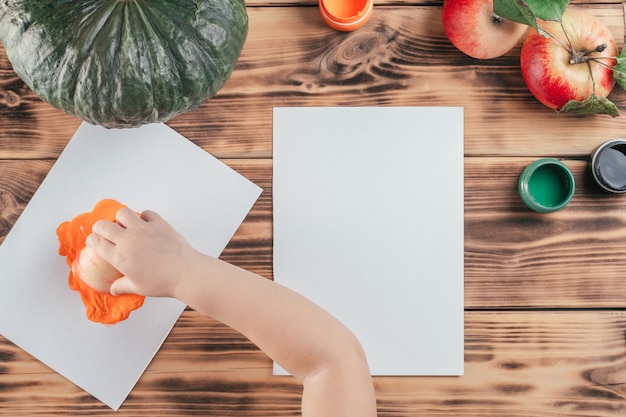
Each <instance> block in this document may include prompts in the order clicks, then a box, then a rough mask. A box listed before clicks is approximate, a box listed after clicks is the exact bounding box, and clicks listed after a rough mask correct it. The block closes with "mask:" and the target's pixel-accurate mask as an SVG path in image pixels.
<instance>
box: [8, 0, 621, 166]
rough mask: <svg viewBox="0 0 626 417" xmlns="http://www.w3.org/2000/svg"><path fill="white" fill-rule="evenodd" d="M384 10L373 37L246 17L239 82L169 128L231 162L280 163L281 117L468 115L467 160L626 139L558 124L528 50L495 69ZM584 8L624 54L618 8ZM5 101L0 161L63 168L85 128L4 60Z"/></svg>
mask: <svg viewBox="0 0 626 417" xmlns="http://www.w3.org/2000/svg"><path fill="white" fill-rule="evenodd" d="M379 9H380V12H379V13H376V14H375V15H374V16H373V17H372V19H371V21H370V23H369V24H368V25H367V26H366V27H364V28H362V29H360V30H358V31H355V32H351V33H339V32H336V31H333V30H332V29H330V28H328V27H327V26H326V25H325V24H324V23H323V22H322V21H321V20H320V19H319V16H318V11H317V10H316V8H315V7H251V8H249V15H250V31H249V36H248V40H247V41H246V44H245V46H244V50H243V52H242V56H241V58H240V61H239V63H238V65H237V68H236V70H235V72H234V73H233V76H232V77H231V79H230V80H229V81H228V82H227V84H226V86H225V87H224V88H223V89H222V90H221V91H220V92H219V93H218V94H217V95H216V96H215V97H214V98H213V99H211V100H209V101H208V102H207V103H205V104H204V105H202V106H201V107H200V108H198V109H196V110H195V111H193V112H190V113H187V114H185V115H182V116H179V117H177V118H175V119H173V120H172V121H171V122H170V123H169V124H170V125H171V126H172V127H174V128H175V129H177V130H178V131H180V132H181V133H182V134H183V135H185V136H187V137H188V138H190V139H191V140H193V141H194V142H196V143H198V144H199V145H200V146H202V147H203V148H205V149H206V150H208V151H209V152H211V153H213V154H214V155H216V156H218V157H222V158H242V157H245V158H257V157H258V158H269V157H271V140H272V133H271V132H272V108H273V107H275V106H333V105H335V106H420V105H432V106H463V107H464V108H465V138H466V147H465V150H466V154H467V155H468V156H485V155H511V156H532V155H537V154H550V155H562V156H570V157H573V156H580V155H586V154H588V153H589V152H590V151H591V150H592V149H593V147H594V146H595V144H596V143H597V142H598V141H603V140H606V139H610V138H615V137H620V136H623V132H624V130H625V128H626V117H624V116H622V117H618V118H615V119H611V118H610V117H608V116H589V117H580V116H571V115H558V114H555V113H554V112H553V111H552V110H549V109H547V108H545V107H544V106H543V105H541V104H540V103H539V102H537V100H535V99H534V98H533V97H532V96H531V95H530V94H529V92H528V91H527V89H526V87H525V85H524V82H523V80H522V78H521V74H520V70H519V63H518V58H517V56H518V54H519V46H518V47H517V48H515V49H514V50H513V51H511V52H510V53H509V54H507V55H506V56H504V57H501V58H498V59H494V60H488V61H479V60H474V59H471V58H469V57H466V56H465V55H463V54H462V53H460V52H459V51H457V50H456V49H455V48H454V47H453V46H452V45H451V44H450V43H449V41H448V40H447V38H446V37H445V34H444V32H443V28H442V26H441V16H440V15H441V10H440V8H439V7H437V6H403V7H400V6H395V7H392V6H381V7H380V8H379ZM585 9H587V10H589V11H590V12H591V13H593V14H595V15H597V16H598V17H600V18H601V19H602V20H603V21H604V22H605V23H606V24H607V25H608V26H609V27H610V28H611V30H612V32H613V34H614V36H615V38H616V40H617V41H618V42H619V43H620V45H621V44H622V42H623V38H624V11H623V7H622V5H621V4H603V3H598V4H594V5H590V6H586V7H585ZM276 27H281V36H276ZM2 91H4V92H3V93H2V94H4V97H5V98H4V99H2V98H0V100H3V101H0V158H56V157H57V156H58V155H59V153H60V152H61V151H62V150H63V148H64V146H65V144H66V143H67V141H68V140H69V138H70V137H71V135H72V134H73V132H74V130H75V129H76V127H77V126H78V123H79V120H78V119H76V118H73V117H70V116H67V115H65V114H64V113H62V112H60V111H59V110H56V109H53V108H51V107H50V106H48V105H47V104H45V103H41V102H40V101H39V100H38V99H37V98H36V97H35V96H34V95H33V94H32V93H31V92H30V91H29V90H28V89H25V88H24V85H23V83H21V82H20V81H19V79H17V78H16V76H15V74H14V73H13V72H12V71H11V69H10V64H9V63H8V60H7V58H6V56H5V54H4V52H3V51H2V52H1V53H0V92H2ZM7 94H11V98H10V101H11V103H10V104H7V103H8V101H7V98H6V97H8V96H7ZM611 98H612V99H613V100H614V101H615V102H616V104H618V106H619V107H620V108H621V109H622V111H624V110H626V92H624V91H621V90H619V91H618V90H615V91H614V92H613V94H612V95H611ZM16 103H17V104H16ZM520 115H523V116H524V117H520ZM529 120H532V124H529V122H528V121H529Z"/></svg>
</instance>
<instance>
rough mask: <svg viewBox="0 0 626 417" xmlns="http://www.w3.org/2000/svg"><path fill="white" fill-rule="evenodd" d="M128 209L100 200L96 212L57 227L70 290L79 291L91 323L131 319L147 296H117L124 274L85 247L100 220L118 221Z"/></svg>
mask: <svg viewBox="0 0 626 417" xmlns="http://www.w3.org/2000/svg"><path fill="white" fill-rule="evenodd" d="M123 207H126V206H124V205H123V204H120V203H119V202H117V201H115V200H110V199H105V200H101V201H99V202H98V203H97V204H96V205H95V206H94V208H93V210H92V211H90V212H87V213H82V214H79V215H78V216H76V217H74V218H73V219H72V220H71V221H69V222H63V223H61V224H60V225H59V227H58V228H57V237H58V239H59V255H61V256H65V261H66V262H67V264H68V265H69V267H70V273H69V277H68V284H69V287H70V288H71V289H72V290H74V291H76V292H78V294H79V295H80V298H81V301H82V302H83V305H84V306H85V308H86V312H85V313H86V316H87V318H88V319H89V320H91V321H94V322H98V323H104V324H115V323H118V322H120V321H122V320H125V319H127V318H128V316H129V315H130V313H131V312H132V311H133V310H136V309H138V308H139V307H141V306H142V305H143V303H144V300H145V297H144V296H141V295H135V294H123V295H118V296H113V295H111V294H110V293H109V290H110V288H111V284H112V283H113V282H114V281H115V280H116V279H118V278H120V277H121V276H122V274H121V273H120V272H119V271H118V270H117V269H115V268H114V267H113V266H112V265H111V264H109V263H108V262H106V261H105V260H104V259H102V258H100V257H99V256H98V255H97V254H96V252H95V251H94V250H93V249H91V248H88V247H87V246H86V245H85V241H86V239H87V236H89V234H91V228H92V226H93V224H94V223H95V222H97V221H98V220H109V221H115V215H116V214H117V212H118V211H119V210H120V209H121V208H123Z"/></svg>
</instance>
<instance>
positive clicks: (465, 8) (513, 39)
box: [442, 0, 528, 59]
mask: <svg viewBox="0 0 626 417" xmlns="http://www.w3.org/2000/svg"><path fill="white" fill-rule="evenodd" d="M442 20H443V28H444V29H445V31H446V35H447V36H448V39H450V42H452V44H453V45H454V46H456V47H457V48H458V49H459V50H461V52H464V53H465V54H467V55H469V56H471V57H474V58H479V59H490V58H496V57H499V56H502V55H504V54H505V53H507V52H508V51H510V50H511V49H512V48H513V47H514V46H515V45H517V43H518V42H519V41H520V39H522V36H524V33H526V31H527V29H528V26H526V25H522V24H519V23H515V22H512V21H510V20H507V19H503V18H501V17H500V16H498V15H497V14H495V13H494V11H493V0H444V2H443V12H442Z"/></svg>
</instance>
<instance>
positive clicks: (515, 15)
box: [493, 0, 537, 29]
mask: <svg viewBox="0 0 626 417" xmlns="http://www.w3.org/2000/svg"><path fill="white" fill-rule="evenodd" d="M493 11H494V13H495V14H497V15H498V16H500V17H503V18H505V19H508V20H512V21H513V22H517V23H521V24H523V25H528V26H532V27H533V28H535V29H537V18H536V16H535V13H534V12H533V10H532V9H531V8H530V7H529V6H528V4H526V2H525V1H523V0H493Z"/></svg>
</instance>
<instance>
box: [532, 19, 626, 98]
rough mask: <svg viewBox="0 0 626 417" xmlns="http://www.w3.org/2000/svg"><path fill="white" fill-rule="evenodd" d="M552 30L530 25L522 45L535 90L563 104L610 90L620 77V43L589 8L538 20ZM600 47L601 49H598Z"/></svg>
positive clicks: (542, 25)
mask: <svg viewBox="0 0 626 417" xmlns="http://www.w3.org/2000/svg"><path fill="white" fill-rule="evenodd" d="M539 27H540V28H542V29H543V30H545V31H546V32H548V33H549V34H550V37H545V36H542V35H540V34H539V33H537V31H535V30H534V29H533V30H531V31H530V32H529V34H528V36H527V37H526V40H525V41H524V44H523V46H522V53H521V60H520V65H521V69H522V76H523V77H524V81H525V82H526V85H527V86H528V89H529V90H530V92H531V93H532V94H533V95H534V96H535V97H536V98H537V100H539V101H540V102H541V103H543V104H545V105H546V106H548V107H550V108H552V109H555V110H560V109H561V108H562V107H563V106H564V105H565V104H566V103H567V102H568V101H570V100H576V101H585V100H587V99H588V98H589V97H590V96H591V95H592V94H593V93H594V92H595V95H596V96H599V97H606V96H608V95H609V93H610V92H611V90H612V89H613V86H614V85H615V80H614V79H613V71H612V70H611V68H610V67H612V66H613V65H615V64H616V60H615V59H613V58H602V57H616V56H617V53H618V52H617V46H616V45H615V40H614V39H613V36H612V35H611V32H610V31H609V29H608V28H607V27H606V26H605V25H604V24H602V22H600V21H599V20H598V19H596V18H595V17H594V16H591V15H590V14H587V13H585V12H582V11H580V10H577V9H571V8H567V9H566V10H565V13H563V18H562V21H561V23H559V22H552V21H550V22H541V21H540V22H539ZM598 51H601V52H598Z"/></svg>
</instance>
